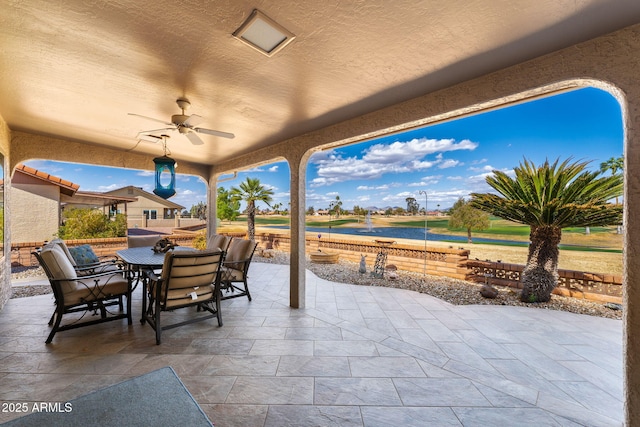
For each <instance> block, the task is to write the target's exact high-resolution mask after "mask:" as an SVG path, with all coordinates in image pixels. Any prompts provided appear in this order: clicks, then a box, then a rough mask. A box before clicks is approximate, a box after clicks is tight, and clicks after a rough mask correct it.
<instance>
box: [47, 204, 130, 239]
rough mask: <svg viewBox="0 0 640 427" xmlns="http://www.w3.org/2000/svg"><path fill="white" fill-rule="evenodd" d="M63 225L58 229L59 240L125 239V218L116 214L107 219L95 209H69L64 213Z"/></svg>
mask: <svg viewBox="0 0 640 427" xmlns="http://www.w3.org/2000/svg"><path fill="white" fill-rule="evenodd" d="M63 219H64V225H63V226H61V227H60V228H59V229H58V237H60V238H61V239H67V240H68V239H97V238H106V237H125V236H126V235H127V217H126V216H125V215H123V214H116V216H115V218H113V219H109V217H108V216H107V215H105V214H103V213H102V212H101V211H99V210H96V209H89V208H87V209H69V210H66V211H65V212H64V218H63Z"/></svg>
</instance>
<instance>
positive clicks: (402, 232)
mask: <svg viewBox="0 0 640 427" xmlns="http://www.w3.org/2000/svg"><path fill="white" fill-rule="evenodd" d="M267 228H277V229H285V230H288V229H289V227H288V226H284V225H283V226H269V227H267ZM307 232H310V233H318V234H321V235H322V237H326V238H329V228H328V227H307ZM331 232H332V233H336V234H353V235H358V236H371V238H372V239H380V238H395V239H413V240H420V241H424V228H416V227H375V228H371V229H368V228H358V227H333V228H332V229H331ZM472 237H473V236H472ZM427 240H435V241H444V242H460V243H467V237H466V236H452V235H450V234H437V233H432V232H430V231H429V229H428V228H427ZM473 241H474V243H508V244H514V243H520V244H522V245H526V243H525V242H517V241H515V240H503V239H487V238H483V237H473Z"/></svg>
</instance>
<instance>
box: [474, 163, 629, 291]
mask: <svg viewBox="0 0 640 427" xmlns="http://www.w3.org/2000/svg"><path fill="white" fill-rule="evenodd" d="M588 164H589V162H573V163H571V160H570V159H567V160H565V161H563V162H562V163H560V162H559V160H556V161H555V162H553V163H549V161H545V162H544V163H543V164H542V165H540V166H536V165H534V164H533V163H532V162H530V161H528V160H527V159H524V162H523V163H520V166H518V167H516V168H514V172H515V178H511V177H510V176H509V175H507V174H506V173H504V172H501V171H496V170H494V171H493V175H490V176H488V177H487V178H486V181H487V184H489V185H490V186H491V187H492V188H493V189H494V190H495V191H496V192H497V193H498V194H493V193H483V194H478V193H474V194H472V195H471V196H472V199H471V204H472V205H473V207H475V208H478V209H482V210H483V211H485V212H488V213H490V214H492V215H495V216H498V217H500V218H504V219H507V220H510V221H514V222H518V223H520V224H526V225H529V227H530V228H531V233H530V234H529V241H530V243H529V255H528V257H527V264H526V266H525V268H524V270H523V272H522V276H521V282H522V293H521V295H520V299H521V300H522V301H525V302H546V301H549V299H550V298H551V292H552V291H553V289H554V288H555V287H556V286H557V284H558V258H559V255H560V252H559V249H558V245H559V244H560V239H561V238H562V229H563V228H566V227H585V226H591V225H600V226H606V225H615V224H619V223H620V221H621V219H622V206H618V205H614V204H612V203H609V202H608V201H609V200H611V199H612V198H614V197H616V196H619V195H620V194H621V193H622V188H623V183H622V177H621V176H620V175H612V176H602V175H601V174H602V172H600V171H595V172H590V171H587V170H586V167H587V165H588Z"/></svg>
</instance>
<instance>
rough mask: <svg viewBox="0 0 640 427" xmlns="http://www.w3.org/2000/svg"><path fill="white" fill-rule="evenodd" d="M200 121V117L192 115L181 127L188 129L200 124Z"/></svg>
mask: <svg viewBox="0 0 640 427" xmlns="http://www.w3.org/2000/svg"><path fill="white" fill-rule="evenodd" d="M202 120H203V119H202V116H199V115H197V114H192V115H190V116H189V118H188V119H187V120H185V121H184V123H183V125H185V126H186V127H189V128H190V127H192V126H195V125H198V124H200V123H202Z"/></svg>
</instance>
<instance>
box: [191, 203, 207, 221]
mask: <svg viewBox="0 0 640 427" xmlns="http://www.w3.org/2000/svg"><path fill="white" fill-rule="evenodd" d="M190 212H191V217H192V218H198V219H204V220H206V219H207V205H205V204H204V203H203V202H198V204H197V205H193V206H191V209H190Z"/></svg>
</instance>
